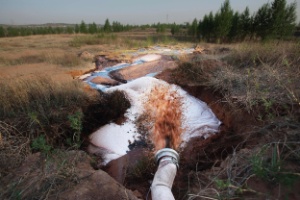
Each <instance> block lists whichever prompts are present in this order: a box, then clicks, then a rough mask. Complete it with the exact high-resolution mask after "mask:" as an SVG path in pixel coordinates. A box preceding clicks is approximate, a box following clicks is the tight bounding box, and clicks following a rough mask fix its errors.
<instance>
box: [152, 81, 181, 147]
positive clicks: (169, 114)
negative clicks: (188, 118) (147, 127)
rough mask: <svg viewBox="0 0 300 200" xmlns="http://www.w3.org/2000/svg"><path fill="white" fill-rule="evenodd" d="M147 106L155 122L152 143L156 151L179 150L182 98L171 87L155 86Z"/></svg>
mask: <svg viewBox="0 0 300 200" xmlns="http://www.w3.org/2000/svg"><path fill="white" fill-rule="evenodd" d="M150 94H151V95H150V96H149V98H148V102H147V104H146V112H147V113H149V115H150V118H151V119H152V121H153V122H154V124H153V128H152V131H151V132H152V141H153V143H154V146H155V149H156V150H160V149H162V148H165V147H168V148H172V149H177V148H178V147H179V145H180V143H181V134H182V132H183V129H182V97H180V96H179V95H178V93H177V92H176V90H174V89H171V88H170V86H155V87H154V88H152V90H151V93H150Z"/></svg>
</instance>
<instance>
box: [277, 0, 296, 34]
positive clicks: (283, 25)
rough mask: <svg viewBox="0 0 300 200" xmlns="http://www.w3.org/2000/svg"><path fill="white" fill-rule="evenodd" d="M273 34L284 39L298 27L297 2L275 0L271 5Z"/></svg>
mask: <svg viewBox="0 0 300 200" xmlns="http://www.w3.org/2000/svg"><path fill="white" fill-rule="evenodd" d="M271 12H272V20H271V23H272V34H273V37H275V38H279V39H282V38H284V37H286V36H289V35H291V34H292V33H293V31H294V28H295V27H296V23H295V22H296V3H292V4H290V5H288V6H287V5H286V0H274V2H273V3H272V5H271Z"/></svg>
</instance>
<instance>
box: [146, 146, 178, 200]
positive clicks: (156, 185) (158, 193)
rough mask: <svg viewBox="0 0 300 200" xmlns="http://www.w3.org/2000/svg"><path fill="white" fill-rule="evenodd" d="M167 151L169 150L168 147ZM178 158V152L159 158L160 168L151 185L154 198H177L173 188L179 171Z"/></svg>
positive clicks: (157, 199) (163, 199) (168, 199)
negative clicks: (174, 154)
mask: <svg viewBox="0 0 300 200" xmlns="http://www.w3.org/2000/svg"><path fill="white" fill-rule="evenodd" d="M162 150H164V149H162ZM165 151H169V150H168V149H167V148H166V150H165ZM172 151H174V150H172ZM174 152H175V151H174ZM175 153H176V152H175ZM176 154H177V153H176ZM178 158H179V157H178V154H177V156H172V155H163V157H161V158H158V162H159V165H158V169H157V171H156V173H155V175H154V179H153V182H152V185H151V195H152V200H173V199H174V200H175V198H174V196H173V193H172V191H171V189H172V185H173V182H174V179H175V176H176V172H177V167H178Z"/></svg>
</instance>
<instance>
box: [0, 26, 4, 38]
mask: <svg viewBox="0 0 300 200" xmlns="http://www.w3.org/2000/svg"><path fill="white" fill-rule="evenodd" d="M0 37H5V29H4V28H3V26H0Z"/></svg>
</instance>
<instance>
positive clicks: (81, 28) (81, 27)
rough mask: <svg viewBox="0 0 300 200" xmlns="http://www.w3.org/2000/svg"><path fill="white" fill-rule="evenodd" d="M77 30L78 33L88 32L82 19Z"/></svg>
mask: <svg viewBox="0 0 300 200" xmlns="http://www.w3.org/2000/svg"><path fill="white" fill-rule="evenodd" d="M79 32H80V33H87V32H88V30H87V26H86V24H85V22H84V21H83V20H82V21H81V24H80V26H79Z"/></svg>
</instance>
